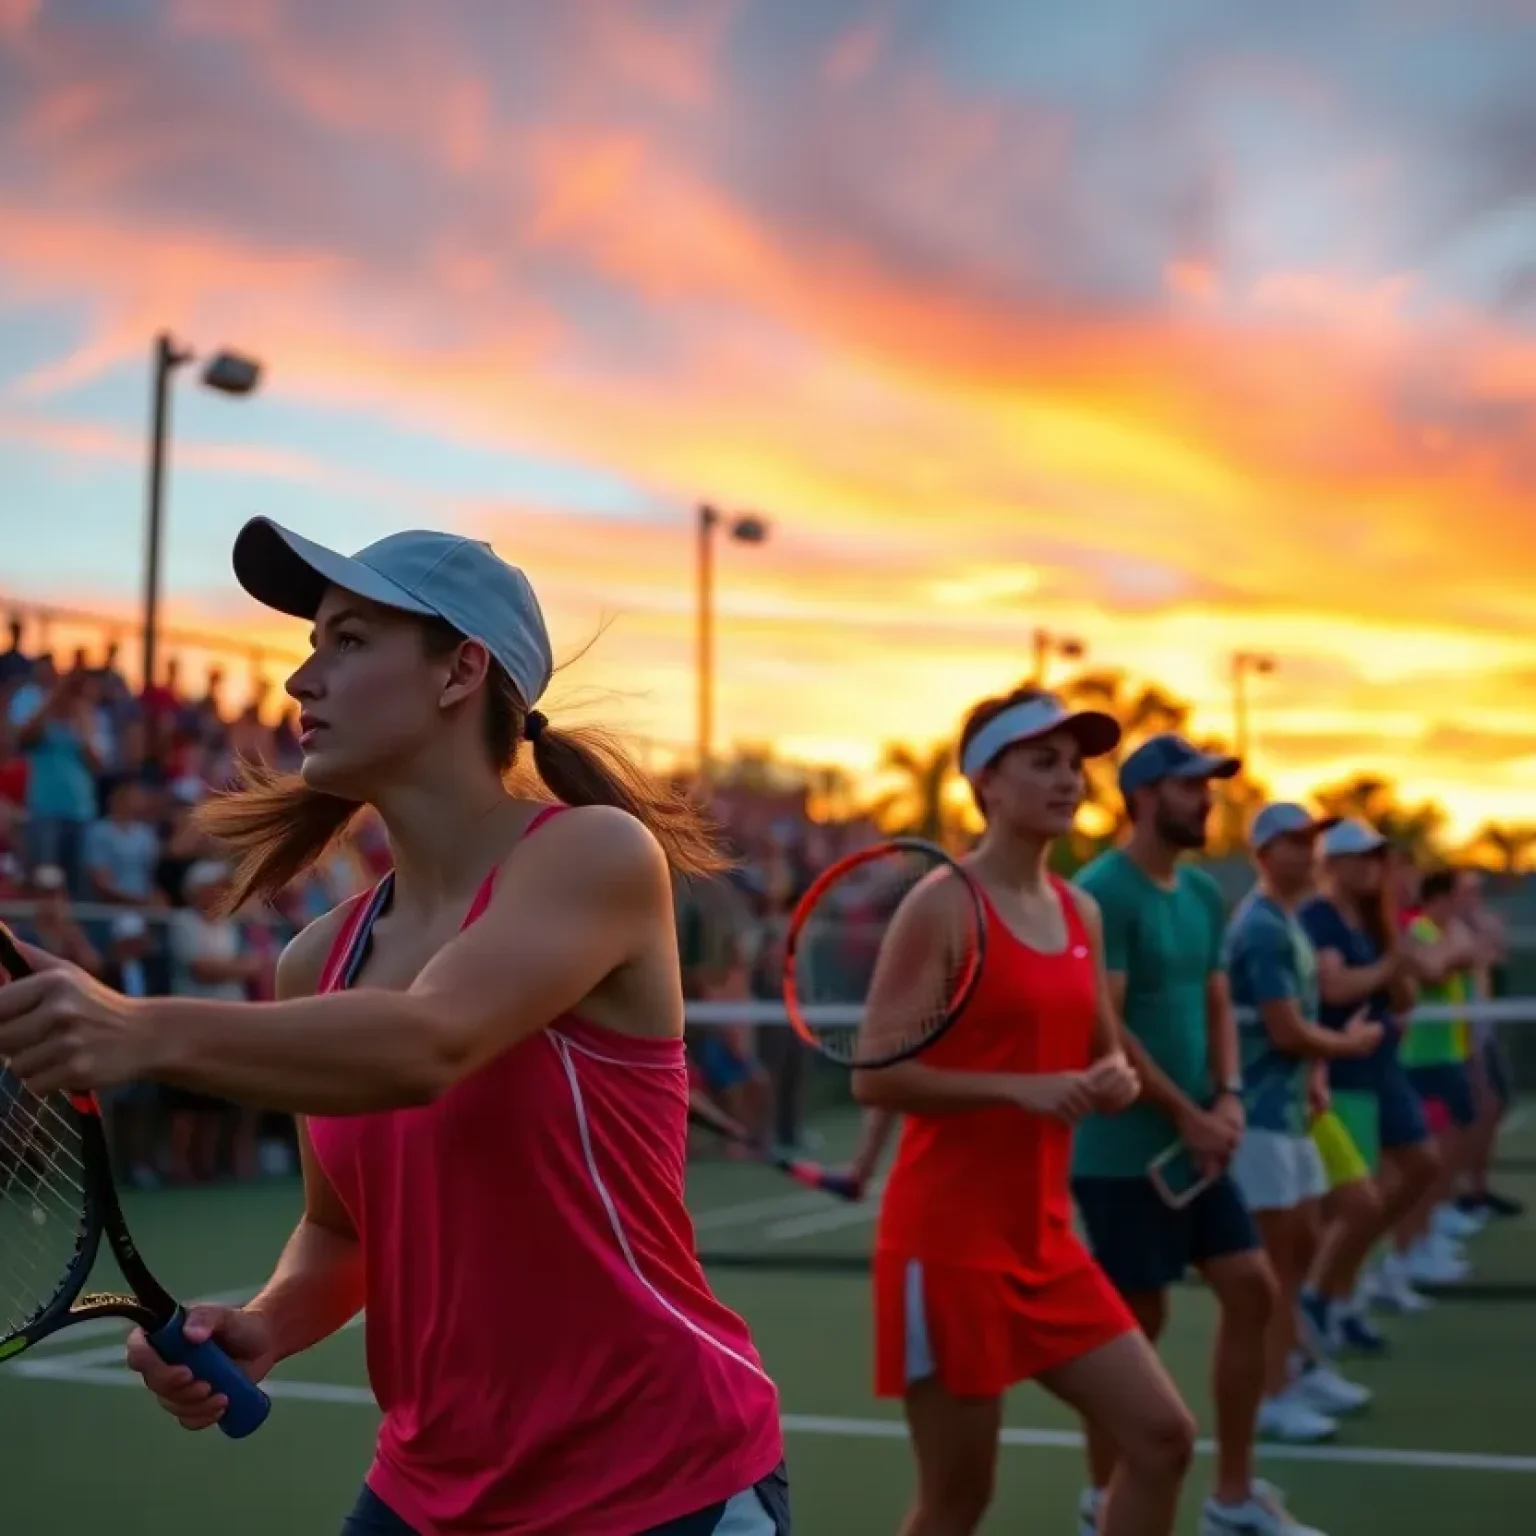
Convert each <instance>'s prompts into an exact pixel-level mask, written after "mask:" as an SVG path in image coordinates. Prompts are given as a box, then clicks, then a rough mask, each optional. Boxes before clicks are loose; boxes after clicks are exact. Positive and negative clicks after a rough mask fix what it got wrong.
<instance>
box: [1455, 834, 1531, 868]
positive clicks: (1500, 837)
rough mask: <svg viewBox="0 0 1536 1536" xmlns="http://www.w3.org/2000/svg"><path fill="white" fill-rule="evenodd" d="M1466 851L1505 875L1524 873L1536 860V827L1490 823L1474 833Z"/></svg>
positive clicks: (1470, 855)
mask: <svg viewBox="0 0 1536 1536" xmlns="http://www.w3.org/2000/svg"><path fill="white" fill-rule="evenodd" d="M1466 851H1467V854H1468V855H1469V857H1471V858H1474V859H1476V860H1478V861H1479V862H1480V863H1484V864H1488V865H1491V866H1492V867H1493V869H1494V870H1495V871H1496V872H1497V873H1499V874H1501V875H1518V874H1523V873H1525V872H1526V871H1528V870H1529V869H1530V868H1531V865H1532V863H1533V862H1536V826H1531V825H1527V824H1523V823H1522V824H1519V825H1508V824H1505V823H1500V822H1493V821H1490V822H1487V823H1486V824H1485V825H1483V826H1481V827H1479V828H1478V829H1477V831H1476V832H1475V833H1474V834H1473V837H1472V840H1471V842H1470V843H1468V844H1467V849H1466Z"/></svg>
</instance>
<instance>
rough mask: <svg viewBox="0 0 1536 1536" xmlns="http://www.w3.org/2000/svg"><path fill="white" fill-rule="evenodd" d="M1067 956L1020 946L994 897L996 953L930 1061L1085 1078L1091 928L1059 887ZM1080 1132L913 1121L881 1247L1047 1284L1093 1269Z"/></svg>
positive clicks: (1023, 1118) (996, 1112)
mask: <svg viewBox="0 0 1536 1536" xmlns="http://www.w3.org/2000/svg"><path fill="white" fill-rule="evenodd" d="M1051 884H1052V887H1053V889H1054V890H1055V892H1056V898H1057V900H1058V901H1059V902H1060V903H1061V908H1062V912H1063V913H1064V914H1065V917H1066V925H1067V943H1066V948H1065V949H1063V950H1062V951H1061V952H1060V953H1058V954H1049V955H1048V954H1042V953H1040V951H1038V950H1034V949H1030V948H1029V947H1028V946H1027V945H1025V944H1023V943H1022V942H1020V940H1019V939H1017V938H1015V937H1014V935H1013V933H1012V931H1011V930H1010V929H1009V928H1008V926H1007V924H1006V923H1004V922H1003V920H1002V918H1001V917H1000V916H999V915H998V912H997V909H996V908H995V907H994V906H993V905H992V902H991V901H990V900H987V902H986V909H987V953H986V959H985V961H984V962H983V964H982V970H981V977H980V980H979V981H978V982H977V986H976V992H975V995H974V996H973V997H972V999H971V1002H970V1004H969V1006H968V1007H967V1008H966V1010H965V1012H964V1014H963V1015H962V1016H961V1017H960V1018H959V1019H958V1020H957V1021H956V1022H955V1024H954V1025H953V1026H952V1027H951V1028H950V1030H949V1031H948V1032H947V1033H946V1034H944V1035H942V1036H940V1038H939V1039H938V1040H936V1041H935V1042H934V1043H933V1044H932V1045H931V1046H930V1047H929V1048H928V1049H927V1050H926V1051H924V1053H923V1055H922V1062H923V1064H924V1065H925V1066H930V1067H938V1068H941V1069H949V1070H952V1071H962V1072H1017V1073H1021V1074H1036V1073H1049V1072H1073V1071H1080V1070H1082V1069H1083V1068H1084V1067H1086V1066H1087V1065H1088V1063H1089V1060H1090V1056H1091V1052H1092V1041H1093V1026H1094V1018H1095V1009H1096V1002H1097V999H1096V982H1095V974H1094V964H1093V952H1092V949H1091V947H1090V945H1089V940H1088V933H1087V930H1086V929H1085V928H1084V926H1083V920H1082V917H1081V915H1080V914H1079V912H1078V909H1077V903H1076V901H1074V900H1073V897H1072V893H1071V892H1070V891H1069V890H1068V889H1067V887H1066V886H1065V885H1063V884H1062V883H1061V881H1059V880H1056V879H1054V878H1053V879H1052V882H1051ZM1071 1155H1072V1131H1071V1128H1070V1127H1069V1126H1066V1125H1063V1124H1062V1123H1061V1122H1060V1121H1059V1120H1054V1119H1051V1118H1049V1117H1048V1116H1045V1115H1031V1114H1026V1113H1025V1112H1024V1111H1023V1110H1020V1109H1015V1108H1013V1107H1011V1106H1008V1105H996V1106H987V1107H985V1108H980V1109H974V1110H966V1111H962V1112H961V1113H959V1114H951V1115H910V1114H909V1115H904V1116H903V1117H902V1124H901V1141H900V1144H899V1146H898V1148H897V1153H896V1160H895V1163H894V1164H893V1166H892V1168H891V1175H890V1178H889V1180H888V1181H887V1184H886V1188H885V1196H884V1199H883V1201H882V1203H881V1207H880V1224H879V1229H878V1235H877V1239H876V1243H877V1246H878V1247H879V1248H881V1249H884V1250H886V1251H888V1252H892V1253H897V1254H900V1255H903V1256H904V1257H908V1258H917V1259H922V1260H924V1261H925V1262H930V1263H935V1264H939V1263H944V1264H963V1265H970V1266H974V1267H977V1268H984V1269H995V1270H1008V1271H1010V1272H1012V1273H1013V1274H1016V1275H1018V1276H1019V1277H1020V1278H1021V1279H1023V1280H1025V1281H1027V1282H1031V1283H1038V1282H1042V1281H1044V1280H1046V1279H1049V1278H1051V1277H1054V1276H1057V1275H1059V1274H1061V1273H1062V1272H1063V1270H1065V1269H1070V1268H1076V1267H1078V1266H1079V1265H1082V1264H1086V1263H1089V1262H1090V1260H1089V1259H1088V1255H1087V1253H1086V1252H1085V1250H1084V1249H1083V1247H1082V1245H1081V1244H1080V1243H1079V1241H1078V1239H1077V1237H1076V1236H1075V1234H1074V1233H1073V1230H1072V1200H1071V1194H1070V1190H1069V1178H1070V1170H1071Z"/></svg>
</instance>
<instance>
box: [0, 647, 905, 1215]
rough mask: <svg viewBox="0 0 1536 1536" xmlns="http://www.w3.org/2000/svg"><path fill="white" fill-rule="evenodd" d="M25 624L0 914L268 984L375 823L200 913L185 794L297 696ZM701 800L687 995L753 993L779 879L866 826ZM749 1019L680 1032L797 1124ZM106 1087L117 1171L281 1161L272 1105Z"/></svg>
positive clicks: (363, 848)
mask: <svg viewBox="0 0 1536 1536" xmlns="http://www.w3.org/2000/svg"><path fill="white" fill-rule="evenodd" d="M24 640H25V636H24V631H23V627H22V625H21V624H20V623H19V622H13V623H12V625H11V627H10V643H9V647H8V648H7V649H5V650H4V651H3V652H0V917H3V918H5V919H6V920H7V921H9V922H11V923H12V925H13V926H14V927H15V928H16V930H17V932H18V933H19V934H20V935H21V936H22V937H23V938H25V939H28V940H31V941H32V942H35V943H37V944H38V945H39V946H40V947H42V948H44V949H46V950H49V951H51V952H52V953H55V954H59V955H62V956H65V957H66V958H68V959H70V960H73V961H74V962H75V963H76V964H78V965H80V966H82V967H83V968H84V969H86V970H88V971H90V972H91V973H92V974H94V975H97V976H100V977H101V978H102V979H103V980H104V981H106V982H108V983H109V984H110V985H112V986H114V987H117V988H119V989H120V990H122V991H124V992H127V993H128V994H130V995H160V994H165V993H178V994H199V993H200V994H203V995H209V996H218V997H228V998H231V999H233V998H249V999H256V1000H260V999H262V998H266V997H270V996H271V994H272V984H273V972H274V967H275V963H276V958H277V955H278V954H279V952H280V951H281V948H282V946H283V944H284V943H285V942H286V941H287V939H288V938H289V937H290V936H291V935H292V934H293V933H294V932H296V931H297V930H298V929H299V928H300V927H302V926H303V925H304V924H305V923H307V922H309V921H311V920H312V919H313V918H315V917H317V916H319V915H320V914H321V913H322V912H325V911H327V910H329V909H330V908H331V907H332V906H334V905H335V904H336V903H337V902H338V901H341V900H343V899H344V898H345V897H347V896H349V895H351V894H352V893H353V892H355V891H357V890H359V889H360V888H362V886H363V885H365V884H367V883H368V882H370V881H372V880H374V879H376V878H377V877H378V876H379V875H380V874H382V873H383V871H384V869H385V868H386V867H387V863H388V849H387V846H386V844H385V842H384V838H383V833H382V829H381V828H380V827H379V825H378V823H377V822H376V821H372V820H369V819H366V818H365V819H364V820H363V821H362V822H361V823H360V825H359V826H358V828H357V829H356V832H355V836H354V838H353V840H352V841H351V842H350V843H349V844H348V845H346V846H344V847H342V848H340V849H338V850H337V851H336V852H335V853H334V854H333V855H332V856H331V857H329V858H328V859H327V860H326V861H325V862H324V863H323V864H322V865H321V866H320V867H318V868H317V869H315V870H313V871H311V872H310V873H309V874H308V875H307V876H305V877H304V878H303V879H301V880H300V881H298V882H296V883H295V884H294V885H293V886H291V887H290V888H289V889H288V890H287V891H285V892H284V894H283V896H282V898H281V900H280V901H279V903H278V904H277V907H276V910H274V909H273V908H270V907H262V908H261V909H259V910H251V911H243V912H240V913H237V914H235V915H234V916H233V917H224V916H220V915H218V909H219V907H220V904H221V898H222V895H223V887H224V883H225V881H226V878H227V875H228V871H227V869H226V868H225V866H224V865H223V864H222V863H221V862H220V857H219V850H218V849H217V848H216V847H214V846H212V845H210V844H209V843H208V842H207V841H206V839H205V838H204V837H203V836H202V834H201V833H200V832H199V830H198V829H197V827H196V825H195V823H194V821H193V818H192V812H193V809H194V808H195V807H196V806H197V805H198V804H199V803H200V802H201V801H202V800H203V798H204V797H205V796H206V795H207V794H209V792H210V791H213V790H217V789H219V788H221V787H223V786H225V785H227V784H229V783H230V781H231V778H232V775H233V772H234V768H235V765H236V762H237V761H238V760H239V759H240V758H246V759H254V760H257V761H261V762H264V763H268V764H270V765H272V766H275V767H278V768H296V767H297V766H298V764H299V761H300V756H301V754H300V751H299V745H298V731H297V713H298V711H297V706H295V705H293V704H292V703H291V701H290V700H288V699H287V698H286V697H285V696H281V695H279V696H278V697H277V698H273V697H272V696H271V694H272V690H270V689H262V688H258V690H257V691H256V693H255V695H254V696H253V697H251V698H250V699H249V700H248V702H247V703H246V704H245V705H244V707H243V708H240V709H238V710H237V709H233V708H231V707H229V705H228V704H227V703H226V701H225V699H224V678H223V676H222V675H221V673H220V672H218V671H212V672H210V673H209V674H208V676H207V679H206V682H205V684H204V686H203V687H202V689H201V691H200V692H199V691H197V690H195V689H194V688H193V687H191V686H189V684H188V680H187V679H185V678H184V677H183V676H182V675H181V669H180V668H179V666H178V664H177V662H176V661H175V660H174V659H173V660H172V661H170V663H169V664H168V665H167V667H166V669H165V673H164V676H163V677H162V678H161V679H160V680H159V681H158V682H157V683H156V684H155V685H154V686H153V687H151V688H149V689H147V690H144V691H142V692H137V693H136V692H135V691H134V689H133V688H132V687H130V685H129V684H128V682H127V680H126V678H125V676H124V673H123V671H122V669H121V667H120V666H119V662H118V655H117V648H116V646H109V647H107V648H106V650H105V651H104V652H103V653H102V654H100V655H99V656H98V657H93V656H92V655H91V654H89V653H87V652H85V651H77V652H75V654H74V655H73V656H71V657H69V658H68V659H61V658H59V657H55V656H54V655H52V654H51V653H49V652H48V651H46V650H43V649H41V648H32V649H31V650H29V649H28V647H27V646H26V645H25V643H24ZM712 810H713V812H714V814H715V817H716V819H717V820H718V821H719V822H720V824H721V826H722V827H723V828H724V829H725V833H726V836H727V839H728V841H729V844H730V848H731V853H732V857H733V860H734V867H733V869H732V872H731V874H730V876H729V877H728V878H727V879H725V880H721V881H714V882H710V884H709V886H708V887H707V888H702V889H697V890H693V891H685V892H683V893H682V894H681V899H680V901H679V918H680V925H681V939H682V948H683V955H684V964H685V982H686V985H687V989H688V994H689V997H690V998H691V999H692V1000H694V1001H704V1000H712V999H731V1000H738V999H746V998H753V997H756V998H761V999H771V998H774V997H776V996H777V995H778V985H779V983H778V954H779V949H778V947H777V946H778V945H779V944H780V943H781V942H782V937H783V932H784V925H785V920H786V918H787V915H788V913H789V911H790V909H791V908H792V906H793V904H794V902H795V899H796V898H797V897H798V896H799V894H800V892H801V891H803V890H804V889H805V886H806V884H807V883H808V881H809V880H810V878H811V876H812V875H813V873H814V872H815V871H816V870H817V869H818V868H822V867H824V866H825V865H826V864H827V863H828V862H830V861H831V860H832V859H834V858H835V857H837V856H838V855H840V854H842V853H843V852H845V851H847V850H848V849H849V848H851V847H853V846H855V845H856V844H857V843H858V842H860V841H867V840H869V839H871V838H873V837H874V836H875V831H874V828H873V825H872V824H871V823H867V822H864V821H858V820H855V821H851V822H847V823H843V824H839V825H832V826H829V825H825V824H823V823H820V822H817V821H813V820H812V819H811V818H810V817H809V815H808V814H807V811H806V801H805V796H804V793H803V792H802V791H798V790H793V789H786V790H785V791H784V792H782V793H777V794H775V793H763V792H761V791H755V792H752V793H748V794H740V793H736V792H734V791H733V790H732V788H731V787H730V786H725V787H719V788H717V789H716V791H715V793H714V795H713V799H712ZM762 1036H763V1037H762V1038H761V1039H754V1038H753V1032H752V1031H750V1030H742V1029H712V1030H702V1031H699V1032H698V1034H697V1037H696V1038H695V1039H694V1040H693V1042H692V1044H693V1046H694V1051H695V1055H696V1057H698V1058H699V1059H700V1060H701V1062H702V1063H703V1065H704V1067H705V1069H706V1078H707V1080H708V1082H709V1085H710V1086H711V1087H712V1089H713V1090H714V1091H715V1093H716V1094H717V1096H718V1097H719V1098H720V1100H721V1101H722V1103H723V1104H725V1105H727V1106H728V1107H729V1108H731V1109H732V1110H734V1111H736V1112H738V1113H739V1114H740V1115H741V1117H742V1119H743V1120H745V1121H746V1122H748V1123H750V1124H752V1125H753V1126H754V1127H755V1128H759V1129H761V1130H763V1131H765V1132H767V1131H771V1132H775V1133H776V1134H777V1136H778V1137H779V1139H780V1140H783V1141H785V1142H799V1141H801V1140H803V1138H804V1129H803V1125H802V1110H803V1077H804V1062H803V1058H802V1054H801V1052H800V1050H799V1049H798V1048H797V1047H796V1044H795V1042H794V1041H793V1040H792V1038H791V1036H790V1032H789V1031H787V1030H772V1031H767V1032H762ZM109 1097H110V1101H109V1103H108V1104H107V1106H106V1107H107V1110H108V1118H109V1121H110V1123H111V1126H112V1133H113V1138H114V1143H115V1150H116V1153H117V1155H118V1158H119V1160H120V1162H121V1164H122V1167H123V1173H124V1177H125V1178H127V1179H128V1180H130V1181H131V1182H133V1183H134V1184H137V1185H139V1186H141V1187H152V1186H154V1185H156V1184H159V1183H161V1182H166V1181H169V1182H174V1183H189V1182H198V1181H203V1180H208V1179H213V1178H227V1177H236V1178H249V1177H256V1176H259V1175H260V1174H261V1172H263V1171H264V1170H265V1171H280V1170H286V1169H288V1168H289V1167H291V1164H292V1143H291V1139H290V1133H289V1132H288V1130H287V1129H286V1127H284V1126H283V1125H282V1124H281V1123H280V1122H279V1121H278V1120H276V1119H273V1120H272V1121H271V1122H264V1121H263V1120H262V1119H261V1118H260V1117H256V1116H252V1115H249V1114H247V1113H245V1112H243V1111H239V1110H237V1109H235V1108H234V1107H233V1106H228V1105H222V1104H219V1103H216V1102H212V1101H209V1100H206V1099H201V1098H199V1097H198V1096H197V1095H195V1094H187V1093H181V1092H177V1091H173V1090H167V1089H160V1088H155V1087H153V1086H149V1085H136V1086H134V1087H131V1088H126V1089H122V1090H119V1091H118V1092H116V1093H115V1094H113V1095H111V1096H109ZM703 1150H708V1151H713V1150H716V1149H715V1148H712V1147H706V1148H704V1149H703Z"/></svg>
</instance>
